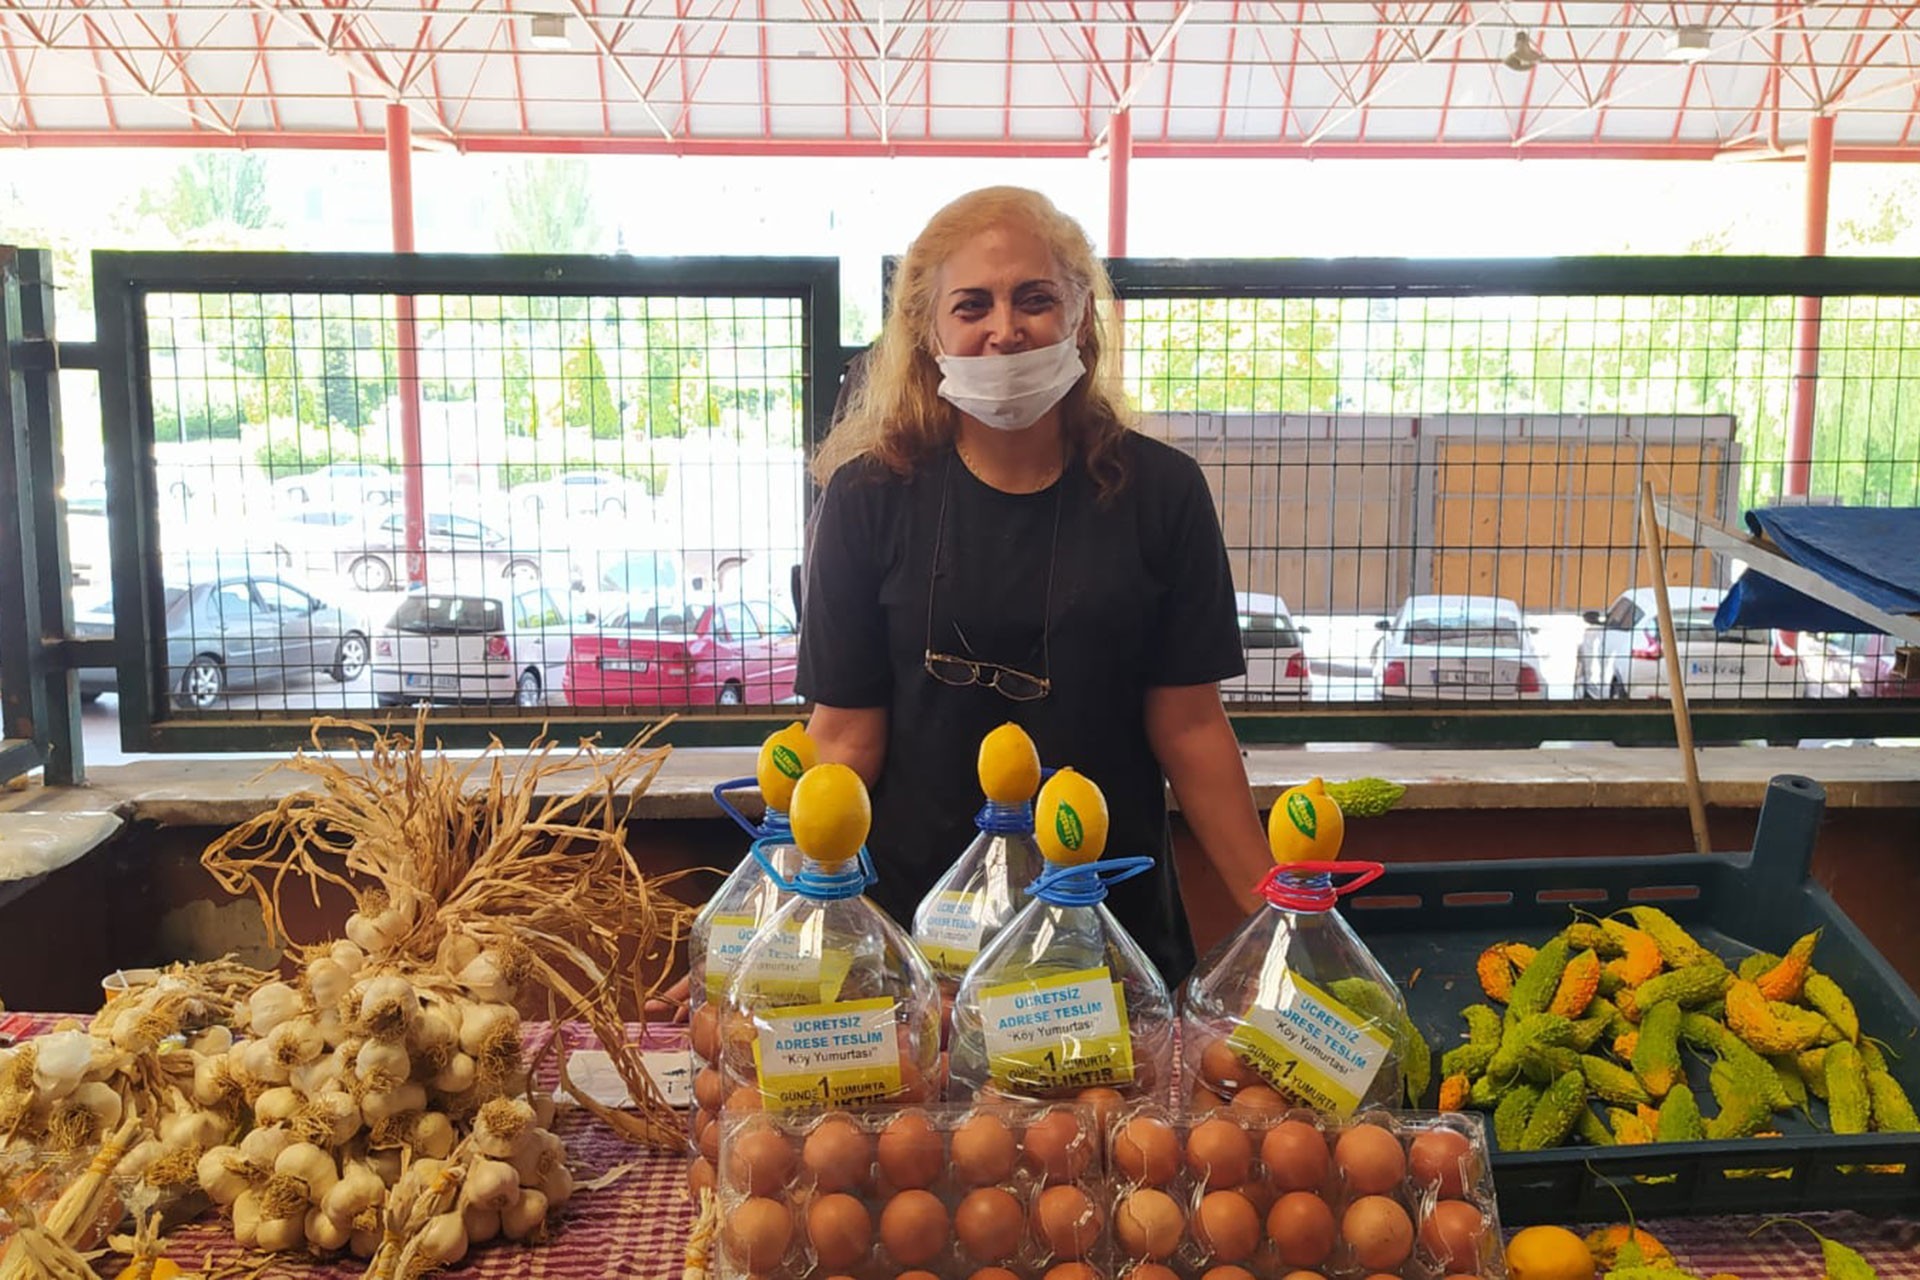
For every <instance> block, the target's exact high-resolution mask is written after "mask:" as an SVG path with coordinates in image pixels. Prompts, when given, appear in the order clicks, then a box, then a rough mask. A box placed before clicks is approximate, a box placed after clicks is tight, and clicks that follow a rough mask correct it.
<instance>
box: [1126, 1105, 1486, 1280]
mask: <svg viewBox="0 0 1920 1280" xmlns="http://www.w3.org/2000/svg"><path fill="white" fill-rule="evenodd" d="M1108 1125H1109V1127H1108V1131H1107V1143H1106V1148H1107V1161H1108V1169H1107V1171H1108V1200H1107V1205H1106V1208H1107V1218H1108V1221H1109V1222H1110V1223H1111V1235H1112V1240H1113V1256H1114V1259H1115V1262H1116V1268H1115V1274H1116V1275H1118V1276H1122V1277H1125V1278H1126V1280H1316V1278H1318V1280H1362V1278H1367V1280H1374V1278H1376V1277H1395V1278H1396V1280H1447V1278H1448V1277H1454V1276H1480V1277H1490V1278H1494V1280H1504V1277H1505V1275H1506V1269H1505V1264H1504V1262H1503V1260H1502V1254H1501V1248H1500V1238H1501V1237H1500V1223H1499V1213H1498V1210H1497V1206H1496V1204H1495V1201H1494V1192H1493V1182H1492V1176H1491V1173H1490V1169H1491V1164H1490V1161H1489V1159H1488V1155H1487V1139H1486V1130H1485V1127H1484V1123H1483V1121H1482V1119H1481V1117H1480V1116H1478V1115H1471V1114H1463V1113H1458V1112H1414V1111H1388V1110H1384V1109H1379V1108H1375V1109H1369V1110H1365V1111H1362V1112H1360V1113H1359V1114H1357V1115H1355V1116H1354V1117H1353V1118H1352V1119H1350V1120H1345V1121H1342V1120H1339V1119H1337V1118H1335V1117H1332V1116H1328V1115H1325V1114H1322V1113H1317V1112H1313V1111H1308V1110H1300V1109H1278V1108H1275V1109H1268V1110H1256V1109H1253V1108H1247V1107H1218V1108H1215V1107H1207V1108H1202V1109H1183V1110H1177V1111H1176V1110H1170V1109H1168V1108H1165V1107H1159V1106H1152V1105H1137V1104H1136V1105H1129V1106H1126V1107H1123V1108H1118V1109H1116V1110H1115V1111H1114V1112H1113V1113H1112V1114H1111V1115H1110V1116H1109V1118H1108Z"/></svg>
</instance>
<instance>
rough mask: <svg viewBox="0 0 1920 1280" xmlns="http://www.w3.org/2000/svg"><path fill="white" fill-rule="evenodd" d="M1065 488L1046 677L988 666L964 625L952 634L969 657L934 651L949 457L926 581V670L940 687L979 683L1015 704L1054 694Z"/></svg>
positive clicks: (1050, 555) (1047, 614) (1056, 503)
mask: <svg viewBox="0 0 1920 1280" xmlns="http://www.w3.org/2000/svg"><path fill="white" fill-rule="evenodd" d="M1065 485H1066V477H1065V476H1062V477H1061V478H1060V479H1059V480H1058V481H1056V482H1055V484H1054V490H1053V535H1052V539H1053V540H1052V545H1051V546H1049V547H1048V548H1047V595H1046V602H1045V604H1044V606H1043V610H1044V611H1043V612H1042V613H1041V615H1040V668H1041V674H1039V675H1034V674H1033V673H1032V672H1030V671H1022V670H1021V669H1020V668H1018V667H1009V666H1006V665H1005V664H1003V663H998V662H986V661H983V660H982V659H979V658H976V657H973V656H971V653H972V650H973V645H972V644H971V643H969V642H968V640H967V636H966V633H965V632H964V631H962V630H960V624H959V623H958V622H957V621H956V622H955V623H954V624H953V633H954V635H955V636H956V637H957V638H958V639H959V641H960V646H961V647H962V648H963V649H966V650H967V651H968V654H967V655H966V656H963V655H960V654H955V653H942V652H939V651H937V650H935V649H934V647H933V607H934V595H935V589H936V588H937V587H938V586H939V583H940V548H941V547H942V545H943V544H944V543H945V541H946V536H947V498H948V495H950V494H951V493H952V492H953V458H952V457H949V458H948V459H947V465H946V469H945V471H943V472H942V473H941V479H940V515H939V519H938V523H937V524H936V525H935V526H934V532H933V565H932V568H931V572H930V573H929V575H928V581H927V650H926V659H925V666H926V670H927V674H928V675H930V676H932V677H933V678H934V679H935V680H938V681H939V682H940V683H941V684H944V685H952V686H953V687H955V688H961V689H964V688H966V687H968V686H970V685H980V686H982V687H984V688H988V689H991V690H993V691H994V692H995V693H997V694H999V695H1000V696H1001V697H1003V698H1006V699H1007V700H1009V701H1011V702H1037V701H1039V700H1040V699H1041V698H1044V697H1046V696H1047V695H1048V694H1049V693H1051V692H1052V691H1053V657H1052V653H1051V650H1050V647H1049V634H1050V633H1051V631H1052V630H1053V568H1054V564H1055V562H1056V561H1057V560H1058V559H1059V555H1058V553H1059V550H1060V491H1061V489H1062V488H1064V487H1065Z"/></svg>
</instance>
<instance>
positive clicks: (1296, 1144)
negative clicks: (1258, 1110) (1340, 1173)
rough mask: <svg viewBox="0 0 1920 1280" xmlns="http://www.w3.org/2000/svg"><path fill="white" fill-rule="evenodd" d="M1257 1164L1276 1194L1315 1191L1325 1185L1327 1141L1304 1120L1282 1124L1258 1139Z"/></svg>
mask: <svg viewBox="0 0 1920 1280" xmlns="http://www.w3.org/2000/svg"><path fill="white" fill-rule="evenodd" d="M1260 1163H1261V1164H1263V1165H1265V1166H1266V1167H1267V1183H1268V1185H1269V1186H1271V1187H1272V1188H1273V1189H1274V1190H1275V1191H1318V1190H1320V1188H1322V1187H1324V1186H1325V1185H1326V1184H1327V1168H1328V1166H1329V1164H1330V1163H1331V1160H1330V1158H1329V1157H1328V1155H1327V1138H1326V1135H1325V1134H1323V1133H1321V1132H1320V1131H1319V1130H1318V1129H1316V1128H1314V1127H1313V1126H1312V1125H1310V1124H1308V1123H1307V1122H1306V1121H1305V1120H1283V1121H1281V1122H1280V1123H1279V1124H1277V1125H1275V1126H1273V1128H1271V1129H1269V1130H1267V1133H1266V1136H1265V1137H1263V1138H1261V1139H1260Z"/></svg>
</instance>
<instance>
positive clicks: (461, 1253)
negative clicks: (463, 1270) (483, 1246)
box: [401, 1212, 467, 1275]
mask: <svg viewBox="0 0 1920 1280" xmlns="http://www.w3.org/2000/svg"><path fill="white" fill-rule="evenodd" d="M408 1249H409V1251H411V1252H412V1253H413V1254H414V1255H415V1258H416V1260H417V1261H421V1262H425V1263H427V1264H428V1265H430V1266H435V1267H450V1266H452V1265H453V1264H454V1263H456V1262H458V1261H460V1260H461V1259H462V1258H464V1257H466V1256H467V1225H466V1223H465V1222H464V1221H462V1219H461V1216H460V1214H458V1213H457V1212H456V1213H442V1214H436V1215H435V1216H433V1217H431V1218H429V1219H427V1225H426V1226H424V1227H422V1228H421V1229H420V1234H419V1235H418V1236H417V1237H415V1239H414V1241H413V1243H412V1244H411V1245H409V1246H408ZM401 1274H403V1275H407V1274H418V1273H417V1272H412V1271H410V1270H409V1269H408V1268H407V1267H406V1265H405V1264H404V1263H403V1264H402V1266H401Z"/></svg>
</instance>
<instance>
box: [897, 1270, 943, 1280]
mask: <svg viewBox="0 0 1920 1280" xmlns="http://www.w3.org/2000/svg"><path fill="white" fill-rule="evenodd" d="M893 1280H940V1277H939V1276H937V1275H935V1274H933V1272H931V1271H921V1270H919V1269H918V1268H915V1269H914V1270H912V1271H902V1272H901V1273H900V1274H899V1275H897V1276H895V1277H894V1278H893Z"/></svg>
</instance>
